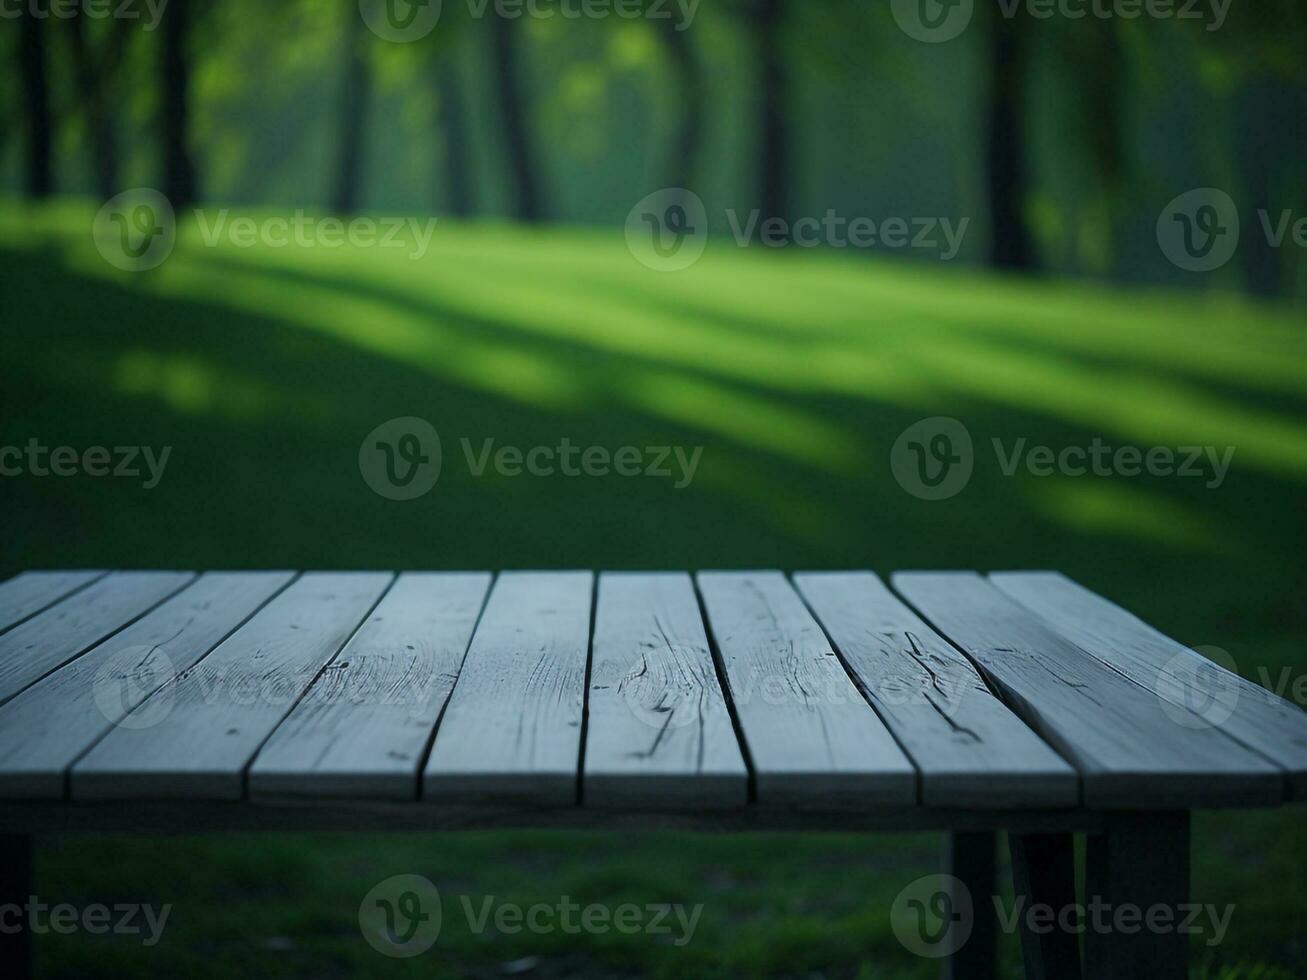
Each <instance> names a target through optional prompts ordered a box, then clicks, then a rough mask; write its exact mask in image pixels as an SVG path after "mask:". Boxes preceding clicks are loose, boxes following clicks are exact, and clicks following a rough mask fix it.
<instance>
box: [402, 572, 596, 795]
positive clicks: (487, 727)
mask: <svg viewBox="0 0 1307 980" xmlns="http://www.w3.org/2000/svg"><path fill="white" fill-rule="evenodd" d="M593 589H594V576H593V575H592V574H591V573H589V572H504V573H503V574H502V575H500V576H499V579H498V580H497V581H496V582H495V587H494V589H493V590H491V593H490V599H489V601H488V602H487V603H486V609H485V611H484V612H483V613H482V615H481V622H480V624H479V625H478V626H477V631H476V634H475V635H474V636H473V637H472V646H471V647H470V648H469V650H468V654H467V657H466V658H465V659H464V661H463V670H462V672H461V673H460V674H459V677H458V681H457V683H456V684H455V685H454V693H453V694H452V695H451V696H450V698H449V703H448V705H447V706H446V708H445V715H444V717H443V718H442V719H441V722H440V727H439V728H438V730H437V731H436V740H435V743H434V745H433V746H432V749H431V755H430V758H429V759H428V761H427V766H426V771H425V774H424V777H423V797H424V798H425V799H427V800H430V801H432V802H435V803H445V804H448V803H462V804H469V803H486V802H497V801H506V800H511V801H515V802H518V803H530V804H533V805H554V806H559V805H567V804H569V803H575V802H576V797H577V790H578V766H579V764H580V757H581V721H582V705H583V700H584V694H585V691H584V688H585V668H586V657H587V651H588V649H589V639H590V604H591V597H592V592H593Z"/></svg>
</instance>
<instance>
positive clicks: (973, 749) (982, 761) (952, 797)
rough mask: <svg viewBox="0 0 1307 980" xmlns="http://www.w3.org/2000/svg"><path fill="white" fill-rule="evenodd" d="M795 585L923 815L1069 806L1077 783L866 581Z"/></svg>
mask: <svg viewBox="0 0 1307 980" xmlns="http://www.w3.org/2000/svg"><path fill="white" fill-rule="evenodd" d="M794 584H795V586H796V587H797V588H798V590H799V592H800V593H801V594H802V595H803V597H804V599H806V600H807V602H808V605H809V606H810V607H811V608H812V611H813V612H814V613H815V614H816V616H817V619H818V620H819V621H820V622H821V624H822V625H823V626H824V627H825V628H826V632H827V633H828V634H829V635H830V638H831V640H832V641H833V642H834V644H835V648H836V650H838V651H839V653H840V655H841V656H842V657H843V658H844V662H845V664H846V665H847V666H848V668H849V671H850V673H851V674H852V675H853V678H854V680H855V681H856V682H857V683H858V686H859V687H860V688H861V689H862V692H863V694H864V695H866V697H867V698H868V700H870V701H871V703H872V704H873V705H875V707H876V710H877V711H879V712H880V716H881V717H882V718H883V719H884V720H885V723H886V724H887V725H888V726H889V727H890V730H891V731H892V732H893V733H894V736H895V737H896V738H897V739H898V741H899V744H900V745H901V746H902V747H903V749H904V751H906V752H907V754H908V757H909V758H910V759H911V760H912V761H913V762H914V763H915V764H916V766H917V769H918V770H919V771H920V773H921V800H922V803H923V804H925V805H927V806H958V807H968V806H977V807H980V806H992V807H996V808H1000V809H1011V808H1014V807H1021V806H1040V807H1054V806H1075V804H1076V802H1077V801H1078V800H1079V795H1080V782H1079V777H1078V776H1077V775H1076V772H1075V770H1074V769H1073V768H1071V766H1069V765H1068V764H1067V763H1066V762H1064V761H1063V760H1062V758H1061V757H1060V756H1058V754H1057V753H1056V752H1054V751H1053V750H1052V749H1051V748H1049V747H1048V745H1047V744H1046V743H1045V742H1044V741H1043V740H1042V739H1040V738H1039V736H1038V735H1036V734H1035V733H1034V732H1032V731H1031V730H1030V729H1029V728H1028V727H1027V726H1026V725H1025V723H1024V722H1022V721H1021V719H1019V718H1018V717H1017V716H1016V715H1014V714H1013V713H1012V712H1011V711H1009V710H1008V709H1007V707H1005V706H1004V704H1003V703H1002V702H1001V701H1000V700H999V699H998V698H997V697H995V696H994V694H993V693H992V692H991V691H990V690H989V688H988V687H986V686H985V682H984V681H983V680H982V679H981V677H980V674H979V673H978V672H977V671H976V668H975V667H973V666H972V664H971V662H970V661H969V660H967V658H966V657H964V656H963V655H962V654H961V653H959V652H958V651H957V650H956V649H955V648H954V647H953V646H951V645H950V644H949V643H948V642H947V641H945V640H944V639H942V638H941V637H940V636H939V635H938V634H937V633H935V632H934V630H932V629H931V628H930V627H929V626H927V625H926V624H925V623H923V622H922V621H921V619H920V618H919V617H917V616H916V615H915V614H914V613H913V612H912V611H911V610H910V609H908V607H907V606H905V605H904V604H903V603H902V602H901V601H900V600H899V599H898V598H897V597H895V596H894V595H893V594H892V593H891V592H890V591H889V589H887V588H886V587H885V585H884V584H883V583H882V582H881V581H880V579H878V578H877V577H876V576H875V575H872V574H871V573H869V572H830V573H818V574H800V575H796V576H795V577H794Z"/></svg>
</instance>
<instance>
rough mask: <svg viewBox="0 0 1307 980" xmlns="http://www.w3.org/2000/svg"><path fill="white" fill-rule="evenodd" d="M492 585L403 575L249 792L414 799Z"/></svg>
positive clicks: (281, 730) (304, 704)
mask: <svg viewBox="0 0 1307 980" xmlns="http://www.w3.org/2000/svg"><path fill="white" fill-rule="evenodd" d="M490 579H491V576H490V575H489V573H484V572H483V573H471V574H457V573H420V572H408V573H405V574H403V575H401V576H400V577H399V579H398V581H396V582H395V584H394V585H393V586H392V587H391V589H390V591H389V592H387V593H386V597H385V598H384V599H382V600H381V603H380V604H379V605H378V606H377V608H376V609H374V610H373V611H372V615H371V616H369V617H368V620H367V622H366V623H364V624H363V626H362V627H361V628H360V629H359V631H358V633H356V634H355V635H354V638H353V639H352V640H350V642H349V645H348V646H347V647H345V649H344V650H342V651H341V653H340V656H338V657H337V658H336V662H335V663H334V664H333V665H332V668H331V669H330V670H325V671H323V672H322V674H321V675H320V676H319V677H318V679H317V681H315V682H314V684H313V686H312V687H311V688H310V689H309V691H308V693H307V694H305V696H304V698H303V700H301V701H300V703H299V704H297V705H296V706H295V710H293V711H292V712H291V713H290V715H289V716H288V717H287V718H286V720H285V721H283V722H282V723H281V724H280V725H279V726H278V727H277V730H276V731H275V732H273V734H272V738H270V739H269V740H268V743H267V744H266V745H265V746H264V747H263V749H262V750H261V751H260V752H259V755H258V757H257V758H256V759H255V760H254V764H253V765H252V766H251V767H250V775H249V786H250V795H251V796H252V797H256V798H267V797H277V796H290V797H301V798H318V799H329V798H340V797H356V798H371V799H397V800H401V799H409V800H416V799H417V796H418V775H419V772H420V771H421V767H422V763H423V761H424V760H425V758H426V753H427V746H428V745H429V744H430V741H431V735H432V733H433V731H434V730H435V727H436V720H437V719H438V718H439V717H440V712H441V711H442V710H443V709H444V707H445V702H446V701H447V700H448V698H449V693H450V691H452V690H453V689H454V681H455V679H456V678H457V677H458V673H459V669H460V668H461V666H462V664H463V656H464V654H466V653H467V648H468V642H469V641H470V640H471V639H472V630H473V629H474V628H475V626H476V622H477V617H478V616H479V615H480V613H481V607H482V605H483V603H484V602H485V598H486V592H487V591H489V589H490Z"/></svg>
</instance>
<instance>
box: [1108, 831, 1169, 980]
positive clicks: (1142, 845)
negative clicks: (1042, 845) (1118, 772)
mask: <svg viewBox="0 0 1307 980" xmlns="http://www.w3.org/2000/svg"><path fill="white" fill-rule="evenodd" d="M1086 862H1087V863H1086V876H1085V877H1086V882H1085V885H1086V887H1085V896H1086V904H1087V905H1088V906H1089V909H1090V926H1089V928H1088V930H1087V931H1086V933H1085V964H1086V966H1087V967H1088V970H1089V974H1090V976H1092V977H1093V978H1094V980H1125V978H1127V977H1130V978H1133V977H1147V978H1148V980H1186V978H1187V977H1188V976H1189V937H1188V935H1187V934H1185V933H1184V932H1182V931H1181V930H1180V926H1181V925H1182V923H1183V922H1184V919H1185V910H1184V909H1182V908H1180V906H1182V905H1184V904H1185V903H1186V902H1188V901H1189V814H1188V813H1183V812H1180V813H1114V814H1108V815H1107V817H1106V823H1105V826H1104V828H1103V833H1101V834H1098V835H1095V836H1092V837H1090V838H1089V845H1088V850H1087V852H1086ZM1095 903H1098V905H1099V907H1100V908H1101V909H1102V910H1104V911H1102V912H1100V914H1099V918H1100V919H1104V920H1107V921H1105V922H1102V923H1100V927H1099V928H1095V924H1094V921H1093V909H1094V907H1095ZM1150 910H1151V911H1150ZM1150 923H1151V924H1150Z"/></svg>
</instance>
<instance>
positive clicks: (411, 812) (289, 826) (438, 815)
mask: <svg viewBox="0 0 1307 980" xmlns="http://www.w3.org/2000/svg"><path fill="white" fill-rule="evenodd" d="M1102 824H1103V815H1102V814H1101V813H1090V812H1089V811H1087V810H929V809H924V808H922V807H919V806H906V807H897V808H894V809H881V808H878V809H875V810H851V809H849V808H848V807H844V808H831V809H825V810H822V809H816V810H794V809H784V808H777V807H759V806H747V807H740V808H733V809H729V810H703V811H698V812H696V811H694V810H659V811H653V810H643V809H641V810H633V809H600V808H598V807H586V806H577V805H576V802H575V801H574V800H573V801H569V802H567V803H565V804H562V805H560V806H545V807H541V806H536V805H534V804H529V805H526V806H522V805H517V804H496V805H492V806H490V805H488V806H457V805H451V806H441V805H439V804H424V805H418V804H415V803H413V801H412V800H357V799H338V800H301V799H297V798H294V797H282V798H278V799H268V800H258V801H254V800H201V799H192V800H177V799H173V800H132V801H131V802H130V803H126V804H125V803H123V801H121V800H103V801H98V802H97V801H88V802H80V803H77V804H76V805H69V804H68V803H67V802H54V803H51V802H40V801H36V802H21V801H18V802H12V803H6V804H5V805H4V806H0V833H39V834H50V835H62V834H88V833H89V834H108V833H112V834H128V835H132V834H135V835H141V834H183V835H194V834H199V833H207V832H210V831H218V832H225V831H254V832H263V831H267V832H271V831H291V832H304V831H320V830H330V831H349V832H360V831H361V832H364V833H369V834H375V833H380V832H382V831H396V830H402V831H421V832H424V833H432V832H436V831H448V830H479V831H484V830H492V829H494V830H507V829H515V830H546V829H548V830H587V831H598V832H603V833H612V832H645V831H695V832H705V833H730V834H740V833H755V832H773V831H781V830H784V831H811V832H816V833H833V832H836V831H840V832H848V833H870V832H873V831H875V832H884V833H896V834H897V833H908V834H921V833H924V832H926V831H956V830H960V829H962V830H977V831H982V830H983V831H997V830H1011V831H1018V830H1020V831H1027V832H1040V833H1050V832H1065V833H1070V832H1072V831H1097V830H1099V829H1100V828H1101V827H1102Z"/></svg>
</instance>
